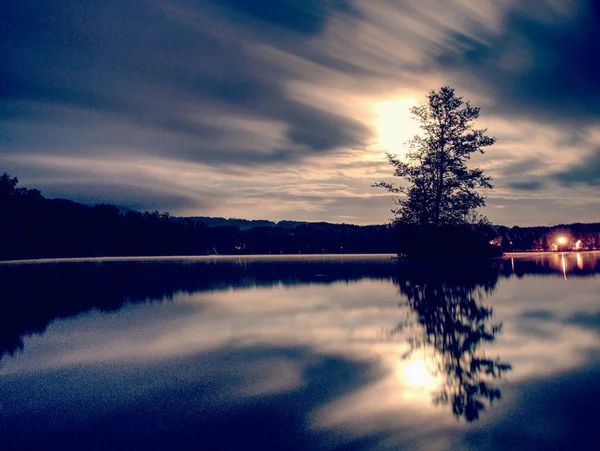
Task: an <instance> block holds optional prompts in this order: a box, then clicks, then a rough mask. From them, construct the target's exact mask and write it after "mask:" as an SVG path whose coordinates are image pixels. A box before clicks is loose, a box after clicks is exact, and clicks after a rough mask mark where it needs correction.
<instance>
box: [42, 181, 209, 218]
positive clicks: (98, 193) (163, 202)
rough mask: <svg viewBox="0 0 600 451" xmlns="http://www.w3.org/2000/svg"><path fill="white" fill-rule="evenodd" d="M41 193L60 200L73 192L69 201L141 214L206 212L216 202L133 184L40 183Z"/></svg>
mask: <svg viewBox="0 0 600 451" xmlns="http://www.w3.org/2000/svg"><path fill="white" fill-rule="evenodd" d="M37 188H40V189H41V191H42V194H44V195H45V196H47V197H60V194H61V193H63V192H65V191H69V192H71V193H73V194H72V195H70V196H69V199H70V200H73V201H76V202H81V203H84V204H88V205H95V204H101V203H109V204H114V205H117V206H119V207H122V208H125V209H131V210H138V211H154V210H158V211H161V212H169V211H176V210H180V211H181V210H186V209H207V208H209V207H210V206H212V205H214V202H215V199H214V197H212V199H211V200H210V201H208V200H207V201H202V200H199V199H196V198H192V197H189V196H186V195H182V194H174V193H169V192H164V191H160V190H158V189H156V190H153V189H148V188H142V187H140V186H134V185H124V184H123V185H120V184H101V183H79V184H72V183H70V184H69V185H68V186H64V185H62V184H61V183H56V182H53V183H51V184H48V185H47V186H46V185H45V184H43V183H42V184H39V185H38V186H37Z"/></svg>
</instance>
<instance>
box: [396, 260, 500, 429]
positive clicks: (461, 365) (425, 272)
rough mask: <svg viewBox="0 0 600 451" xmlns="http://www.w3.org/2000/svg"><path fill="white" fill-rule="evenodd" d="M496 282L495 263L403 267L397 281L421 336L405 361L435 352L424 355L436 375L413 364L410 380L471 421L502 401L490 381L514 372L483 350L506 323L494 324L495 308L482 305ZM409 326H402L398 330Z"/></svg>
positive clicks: (414, 338) (415, 337)
mask: <svg viewBox="0 0 600 451" xmlns="http://www.w3.org/2000/svg"><path fill="white" fill-rule="evenodd" d="M497 281H498V271H497V269H496V268H495V267H494V266H493V264H492V263H477V265H466V264H465V265H459V266H455V265H454V264H453V265H444V266H441V265H436V266H432V265H427V266H420V267H414V266H407V265H405V266H403V267H402V268H401V270H400V275H399V276H396V277H395V279H394V282H395V283H396V284H398V286H399V287H400V293H401V294H402V295H403V296H405V297H406V301H405V304H404V305H406V306H408V308H410V310H411V311H412V312H414V314H415V316H416V329H417V332H416V333H415V334H414V335H412V336H411V337H410V339H409V344H410V350H409V351H408V353H407V354H406V355H405V356H404V357H405V358H410V357H411V356H412V354H413V353H414V352H415V351H416V350H418V349H422V348H424V349H425V350H427V349H430V350H432V351H433V352H431V353H425V355H429V356H430V358H431V359H432V361H434V362H435V369H434V370H433V371H432V375H428V374H427V373H426V372H425V370H423V368H424V366H423V364H420V365H419V364H417V365H415V364H414V363H412V366H409V368H411V369H410V371H411V372H412V373H413V374H410V375H409V376H408V378H409V379H410V378H411V377H412V378H418V379H421V380H423V381H426V383H427V385H430V386H432V388H434V389H433V392H434V394H433V402H434V404H441V405H448V404H449V405H451V407H452V412H453V413H454V415H455V416H457V417H463V418H464V419H465V420H466V421H468V422H470V421H473V420H476V419H478V418H479V413H480V412H481V411H482V410H484V409H485V406H486V403H492V402H493V401H494V400H495V399H499V398H500V397H501V393H500V389H499V388H498V387H497V386H496V385H494V384H493V383H492V381H493V380H495V379H498V378H501V377H502V376H503V374H504V373H505V372H507V371H509V370H510V369H511V366H510V364H509V363H506V362H502V361H501V360H500V359H499V358H495V359H492V358H489V357H487V356H486V354H485V353H484V352H483V351H482V350H481V345H482V344H483V343H485V342H492V341H494V339H495V337H496V335H497V334H498V333H499V332H500V331H501V329H502V323H500V322H496V323H495V322H493V321H492V308H491V307H489V306H486V305H484V304H483V302H484V301H485V299H486V298H487V297H489V296H490V294H491V293H492V292H493V290H494V288H495V287H496V283H497ZM407 325H410V323H403V324H400V325H399V326H398V328H397V329H396V330H395V332H401V331H403V330H404V329H406V327H407ZM433 376H435V378H434V377H433ZM436 379H439V380H441V381H440V382H439V383H437V381H436ZM438 385H439V387H438Z"/></svg>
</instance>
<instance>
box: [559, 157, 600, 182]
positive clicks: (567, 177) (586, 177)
mask: <svg viewBox="0 0 600 451" xmlns="http://www.w3.org/2000/svg"><path fill="white" fill-rule="evenodd" d="M553 178H554V179H555V180H557V181H558V182H559V183H562V184H563V185H567V186H570V185H590V186H600V150H597V151H596V152H594V153H593V154H591V155H589V156H587V157H586V158H584V159H582V161H581V162H580V163H578V164H576V165H574V166H571V167H569V168H566V169H565V170H564V171H561V172H558V173H556V174H554V175H553Z"/></svg>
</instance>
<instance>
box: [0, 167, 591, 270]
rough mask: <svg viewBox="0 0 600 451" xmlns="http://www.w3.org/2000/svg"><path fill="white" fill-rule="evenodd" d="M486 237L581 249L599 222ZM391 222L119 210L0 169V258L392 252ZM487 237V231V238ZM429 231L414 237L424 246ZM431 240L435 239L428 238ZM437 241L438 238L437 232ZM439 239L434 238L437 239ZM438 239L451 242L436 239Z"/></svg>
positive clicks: (510, 244)
mask: <svg viewBox="0 0 600 451" xmlns="http://www.w3.org/2000/svg"><path fill="white" fill-rule="evenodd" d="M491 229H492V235H493V236H489V237H488V238H491V240H492V241H493V242H494V244H496V245H498V246H499V247H500V248H501V249H502V251H504V252H507V251H527V250H552V244H553V243H554V242H555V240H556V237H558V236H562V235H565V236H567V237H568V238H569V240H570V242H571V243H574V242H575V241H577V240H581V249H600V223H595V224H569V225H558V226H553V227H518V226H515V227H512V228H508V227H504V226H494V227H492V228H491ZM397 235H398V233H397V232H396V231H395V229H394V227H393V226H391V225H372V226H357V225H350V224H329V223H325V222H320V223H310V222H297V221H280V222H278V223H275V222H272V221H264V220H259V221H256V220H246V219H225V218H211V217H203V216H199V217H190V218H179V217H172V216H170V215H169V214H168V213H159V212H156V211H155V212H152V213H149V212H145V213H140V212H136V211H122V210H121V209H119V208H118V207H116V206H114V205H106V204H101V205H96V206H87V205H83V204H80V203H77V202H72V201H69V200H65V199H46V198H45V197H44V196H42V194H41V193H40V191H38V190H36V189H27V188H21V187H19V186H18V180H17V178H16V177H10V176H9V175H8V174H6V173H5V174H3V175H1V176H0V260H10V259H24V258H53V257H99V256H133V255H140V256H144V255H207V254H228V255H235V254H321V253H328V254H334V253H335V254H340V253H341V254H347V253H395V252H397V251H398V242H399V241H400V240H399V239H398V236H397ZM488 238H486V239H488ZM432 239H433V238H432V237H431V236H428V235H427V234H426V233H425V236H422V237H420V238H419V239H415V240H413V241H415V243H414V245H415V246H417V247H419V246H426V245H427V243H428V242H430V241H431V240H432ZM434 241H435V240H434ZM438 241H439V240H438ZM437 245H438V244H436V246H437ZM439 246H442V247H446V246H449V244H448V243H447V242H442V243H441V244H439Z"/></svg>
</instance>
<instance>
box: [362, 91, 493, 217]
mask: <svg viewBox="0 0 600 451" xmlns="http://www.w3.org/2000/svg"><path fill="white" fill-rule="evenodd" d="M479 111H480V109H479V108H478V107H474V106H471V105H470V103H469V102H464V101H463V100H462V97H458V96H456V94H455V92H454V89H452V88H450V87H449V86H444V87H442V88H441V89H440V90H439V91H435V90H432V91H431V92H430V93H429V94H428V95H427V102H426V103H424V104H421V105H418V106H415V107H413V108H411V109H410V112H411V114H412V116H413V117H414V119H415V120H416V121H418V122H419V123H420V128H421V130H422V132H421V134H419V135H415V136H414V137H413V138H412V139H411V140H410V141H408V143H407V147H408V152H407V153H406V155H405V156H404V157H403V158H402V157H400V156H398V155H392V154H389V153H388V154H387V159H388V161H389V162H390V164H391V165H392V166H393V167H394V176H396V177H400V178H402V179H404V181H405V182H406V184H405V185H400V186H398V185H395V184H393V183H389V182H379V183H376V184H375V185H374V186H377V187H383V188H386V189H388V190H389V191H391V192H393V193H398V194H399V195H400V196H399V198H398V199H397V204H398V206H399V208H398V209H396V210H393V212H394V213H395V214H396V219H397V221H399V222H400V223H403V224H409V225H419V226H433V227H440V226H448V225H450V226H453V225H462V224H468V223H473V222H475V219H476V214H475V211H476V209H477V208H479V207H482V206H484V205H485V197H484V196H482V195H481V194H480V193H479V192H478V191H477V190H478V189H480V188H492V184H491V177H489V176H487V175H485V174H484V171H483V170H482V169H480V168H469V167H468V166H467V160H469V159H470V157H471V154H473V153H475V152H481V153H483V152H484V150H485V148H486V147H489V146H491V145H492V144H494V143H495V142H496V138H494V137H491V136H488V135H486V131H487V130H486V129H482V130H477V129H474V128H473V122H474V120H475V119H477V118H478V117H479Z"/></svg>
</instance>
